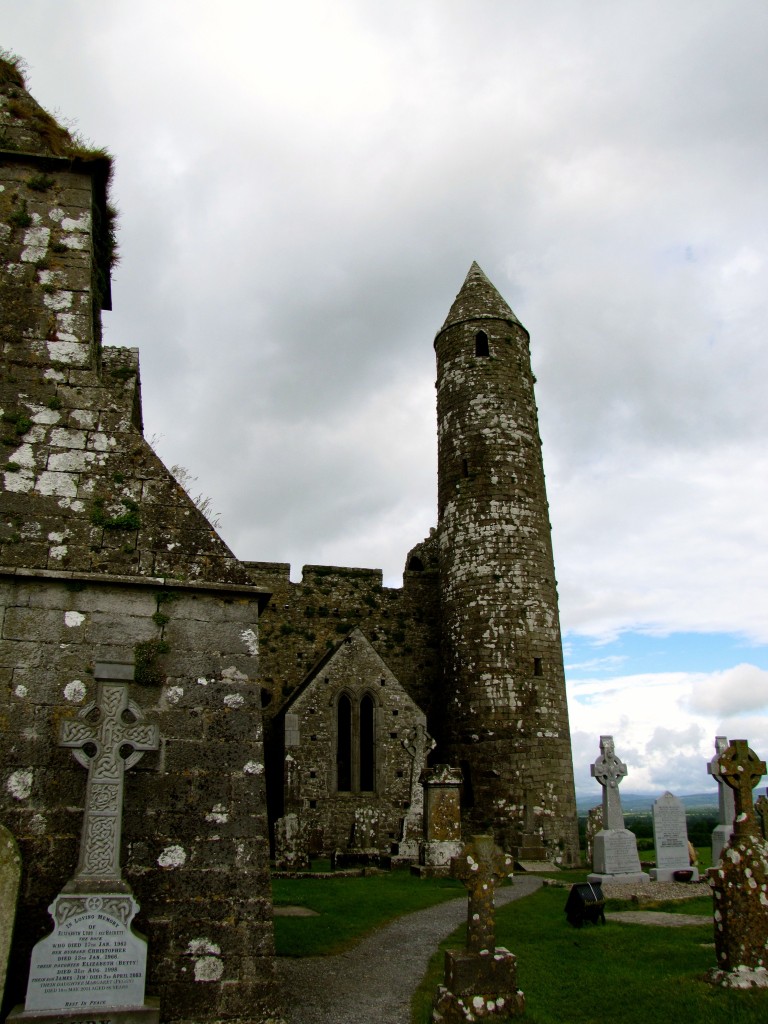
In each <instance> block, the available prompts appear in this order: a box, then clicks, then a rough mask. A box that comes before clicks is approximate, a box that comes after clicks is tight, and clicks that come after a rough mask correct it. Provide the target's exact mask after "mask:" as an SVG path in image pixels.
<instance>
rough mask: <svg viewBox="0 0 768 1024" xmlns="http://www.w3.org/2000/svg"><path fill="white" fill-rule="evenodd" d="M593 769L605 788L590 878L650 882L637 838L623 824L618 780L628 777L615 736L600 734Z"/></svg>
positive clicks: (594, 774)
mask: <svg viewBox="0 0 768 1024" xmlns="http://www.w3.org/2000/svg"><path fill="white" fill-rule="evenodd" d="M590 771H591V773H592V777H593V778H595V779H597V781H598V782H599V783H600V785H601V786H602V787H603V827H602V829H601V830H600V831H599V832H598V833H597V834H596V835H595V837H594V840H593V844H592V851H593V862H592V863H593V868H594V871H593V873H592V874H591V875H589V879H588V880H589V881H590V882H607V881H627V882H630V881H631V882H647V881H648V880H649V878H648V875H647V873H646V872H644V871H641V870H640V858H639V856H638V853H637V839H636V838H635V835H634V833H633V832H630V831H629V829H626V828H625V827H624V814H623V813H622V810H621V797H620V796H619V783H620V782H621V781H622V779H624V778H625V777H626V774H627V766H626V765H625V764H624V762H623V761H621V760H620V759H619V758H618V757H617V755H616V750H615V747H614V743H613V736H601V737H600V757H598V758H597V760H596V761H595V763H594V764H593V765H591V767H590Z"/></svg>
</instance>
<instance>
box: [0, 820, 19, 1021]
mask: <svg viewBox="0 0 768 1024" xmlns="http://www.w3.org/2000/svg"><path fill="white" fill-rule="evenodd" d="M20 878H21V857H20V856H19V848H18V846H17V845H16V840H15V839H14V838H13V836H12V835H11V833H10V832H9V831H8V829H7V828H6V827H5V825H0V1003H1V1002H2V1000H3V995H4V993H5V972H6V970H7V968H8V953H9V952H10V949H11V939H12V938H13V922H14V919H15V917H16V900H17V898H18V895H19V879H20Z"/></svg>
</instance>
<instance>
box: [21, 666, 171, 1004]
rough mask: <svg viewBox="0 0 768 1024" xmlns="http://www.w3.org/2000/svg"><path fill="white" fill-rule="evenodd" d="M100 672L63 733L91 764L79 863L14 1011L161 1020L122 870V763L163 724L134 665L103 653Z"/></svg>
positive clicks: (155, 737)
mask: <svg viewBox="0 0 768 1024" xmlns="http://www.w3.org/2000/svg"><path fill="white" fill-rule="evenodd" d="M95 678H96V680H97V697H96V700H95V701H92V702H91V703H89V704H87V705H86V706H85V707H84V708H83V709H82V710H81V711H80V713H79V714H78V717H77V718H76V719H67V720H65V721H63V722H62V723H61V731H60V736H59V743H60V745H61V746H64V747H69V748H71V750H72V753H73V756H74V757H75V759H76V760H77V761H78V762H79V763H80V764H81V765H83V766H84V767H85V768H87V770H88V780H87V783H86V791H85V810H84V816H83V829H82V838H81V841H80V855H79V860H78V864H77V869H76V871H75V874H74V876H73V877H72V879H71V880H70V881H69V882H67V884H66V885H65V886H64V888H63V890H62V891H61V893H60V894H59V895H58V896H57V897H56V899H55V900H54V901H53V903H52V904H51V906H50V907H49V908H48V909H49V912H50V914H51V916H52V918H53V922H54V931H53V932H52V934H50V935H48V936H46V937H45V938H44V939H41V941H40V942H38V943H37V945H36V946H35V947H34V949H33V950H32V958H31V964H30V972H29V982H28V984H27V997H26V1001H25V1004H24V1009H23V1010H22V1009H21V1008H17V1009H16V1010H14V1011H13V1013H11V1014H10V1016H9V1018H8V1020H9V1021H30V1020H34V1021H46V1020H55V1021H56V1022H57V1024H58V1022H62V1021H85V1020H90V1019H93V1018H94V1015H96V1014H97V1015H98V1019H99V1022H100V1024H102V1022H107V1021H109V1022H111V1024H126V1022H129V1021H130V1022H135V1021H141V1022H142V1024H157V1022H158V1021H159V1007H158V1005H157V1003H156V1001H152V1002H149V1001H147V1002H145V999H144V987H145V978H146V963H147V944H146V941H145V940H144V939H143V938H142V937H141V936H140V935H138V934H137V933H136V932H134V931H133V929H132V928H131V922H132V921H133V918H134V917H135V915H136V912H137V911H138V909H139V906H138V904H137V902H136V900H135V899H134V898H133V895H132V894H131V890H130V887H129V886H128V884H127V883H126V882H124V881H123V878H122V874H121V871H120V835H121V830H122V810H123V786H124V773H125V771H126V770H127V769H129V768H131V767H133V765H135V764H136V762H137V761H138V760H139V759H140V758H141V757H142V755H143V754H144V752H145V751H148V750H156V749H157V747H158V745H159V732H158V728H157V726H156V725H150V724H147V723H145V722H144V721H143V714H142V712H141V709H140V708H139V707H138V705H136V704H135V703H134V702H133V701H131V700H129V699H128V689H127V683H128V681H129V680H130V679H132V678H133V666H132V665H115V664H107V663H97V665H96V670H95ZM126 754H127V756H125V755H126Z"/></svg>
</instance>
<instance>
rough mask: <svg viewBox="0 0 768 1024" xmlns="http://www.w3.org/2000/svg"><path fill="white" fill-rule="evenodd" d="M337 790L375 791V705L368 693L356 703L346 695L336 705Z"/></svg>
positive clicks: (346, 791) (352, 791)
mask: <svg viewBox="0 0 768 1024" xmlns="http://www.w3.org/2000/svg"><path fill="white" fill-rule="evenodd" d="M336 789H337V791H338V792H339V793H373V792H375V790H376V703H375V701H374V699H373V697H372V696H371V695H370V694H369V693H365V694H363V696H362V697H361V698H360V699H359V700H356V699H355V698H352V697H350V696H349V694H347V693H342V694H341V695H340V696H339V699H338V703H337V705H336Z"/></svg>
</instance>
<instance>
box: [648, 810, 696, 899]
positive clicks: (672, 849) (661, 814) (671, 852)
mask: <svg viewBox="0 0 768 1024" xmlns="http://www.w3.org/2000/svg"><path fill="white" fill-rule="evenodd" d="M653 842H654V845H655V847H656V867H655V868H652V869H651V879H652V881H654V882H671V881H674V874H675V872H676V871H692V872H693V875H692V881H698V878H699V872H698V871H697V869H696V868H694V867H691V862H690V861H691V858H690V855H689V853H688V827H687V825H686V821H685V804H684V803H683V801H682V800H678V798H677V797H676V796H674V795H673V794H672V793H670V792H666V793H665V794H664V795H663V796H660V797H659V799H658V800H656V802H655V803H654V805H653Z"/></svg>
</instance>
